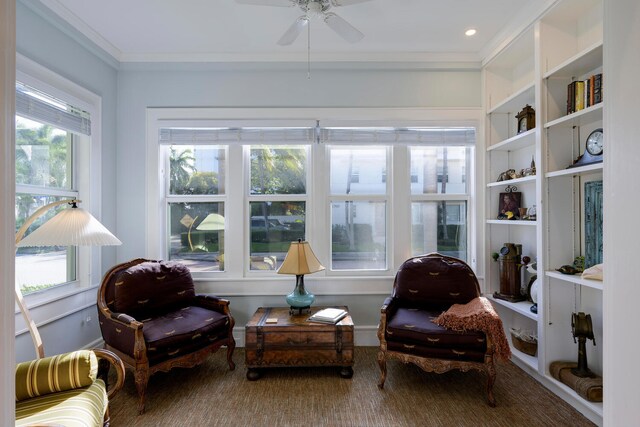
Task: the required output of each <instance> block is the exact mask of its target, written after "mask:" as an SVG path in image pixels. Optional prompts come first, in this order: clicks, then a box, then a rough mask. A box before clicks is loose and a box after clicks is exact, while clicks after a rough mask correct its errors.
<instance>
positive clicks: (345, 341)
mask: <svg viewBox="0 0 640 427" xmlns="http://www.w3.org/2000/svg"><path fill="white" fill-rule="evenodd" d="M323 308H325V307H312V308H311V313H307V314H300V315H297V314H294V315H289V307H260V308H259V309H258V310H257V311H256V312H255V314H254V315H253V317H252V318H251V320H249V323H247V325H246V327H245V364H246V365H247V379H249V380H257V379H258V378H260V376H261V375H262V369H263V368H279V367H296V366H297V367H318V366H319V367H322V366H337V367H340V368H341V369H340V376H342V377H343V378H351V377H352V376H353V321H352V320H351V316H350V315H347V316H346V317H344V318H343V319H342V320H340V321H339V322H338V323H336V324H324V323H313V322H308V321H307V318H309V316H310V315H312V314H314V313H316V312H317V311H320V310H322V309H323ZM339 308H342V309H343V310H346V311H349V310H348V308H347V307H339ZM274 321H275V323H271V322H274Z"/></svg>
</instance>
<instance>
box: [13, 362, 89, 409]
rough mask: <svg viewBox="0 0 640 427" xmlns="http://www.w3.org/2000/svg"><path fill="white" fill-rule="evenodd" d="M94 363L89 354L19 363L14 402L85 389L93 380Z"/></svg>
mask: <svg viewBox="0 0 640 427" xmlns="http://www.w3.org/2000/svg"><path fill="white" fill-rule="evenodd" d="M97 373H98V359H97V358H96V355H95V353H94V352H93V351H91V350H80V351H73V352H70V353H65V354H59V355H57V356H51V357H45V358H42V359H36V360H31V361H29V362H23V363H19V364H18V365H17V366H16V400H17V401H19V400H23V399H29V398H31V397H36V396H41V395H44V394H48V393H55V392H59V391H65V390H72V389H75V388H80V387H87V386H89V385H91V384H92V383H93V382H94V381H95V380H96V375H97Z"/></svg>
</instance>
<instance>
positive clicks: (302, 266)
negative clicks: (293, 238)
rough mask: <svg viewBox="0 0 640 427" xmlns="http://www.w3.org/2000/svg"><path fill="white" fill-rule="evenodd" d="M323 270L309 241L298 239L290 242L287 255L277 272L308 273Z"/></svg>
mask: <svg viewBox="0 0 640 427" xmlns="http://www.w3.org/2000/svg"><path fill="white" fill-rule="evenodd" d="M322 270H324V266H322V264H320V261H318V258H317V257H316V255H315V254H314V253H313V250H311V245H309V242H303V241H301V240H298V241H297V242H291V246H289V251H288V252H287V256H286V257H285V258H284V261H283V262H282V265H281V266H280V268H279V269H278V274H295V275H300V274H310V273H315V272H317V271H322Z"/></svg>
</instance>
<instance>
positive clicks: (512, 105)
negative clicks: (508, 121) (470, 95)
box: [488, 82, 535, 114]
mask: <svg viewBox="0 0 640 427" xmlns="http://www.w3.org/2000/svg"><path fill="white" fill-rule="evenodd" d="M534 88H535V84H534V83H533V82H530V83H527V84H526V85H525V86H524V87H523V88H521V89H519V90H517V91H516V92H515V93H513V95H511V96H509V97H507V98H506V99H504V100H503V101H501V102H500V103H498V104H497V105H496V106H495V107H493V108H492V109H490V110H489V112H488V114H495V113H517V112H518V111H520V110H522V107H524V106H525V105H526V104H529V105H531V104H533V100H534V99H535V98H534Z"/></svg>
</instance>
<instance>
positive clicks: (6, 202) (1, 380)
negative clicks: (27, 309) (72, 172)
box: [0, 0, 16, 426]
mask: <svg viewBox="0 0 640 427" xmlns="http://www.w3.org/2000/svg"><path fill="white" fill-rule="evenodd" d="M15 44H16V39H15V2H14V1H13V0H0V76H1V78H0V102H1V103H2V106H1V107H0V141H2V143H1V144H0V188H3V189H5V190H3V191H2V199H0V242H2V243H1V244H2V247H1V248H0V283H1V284H2V286H0V330H1V331H3V333H2V334H0V425H3V426H8V425H13V420H14V413H15V399H14V396H15V391H14V389H15V373H14V372H15V353H14V341H13V334H12V333H7V331H13V329H14V317H13V308H14V305H15V303H14V297H13V289H12V288H11V286H8V284H9V283H13V281H14V265H15V264H14V252H13V248H14V244H13V241H14V236H15V191H14V189H15V143H14V138H15V130H14V123H15V93H16V89H15V67H16V64H15V62H16V61H15Z"/></svg>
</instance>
